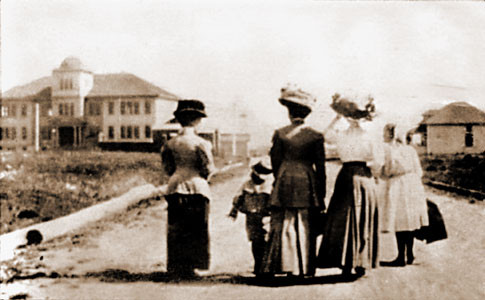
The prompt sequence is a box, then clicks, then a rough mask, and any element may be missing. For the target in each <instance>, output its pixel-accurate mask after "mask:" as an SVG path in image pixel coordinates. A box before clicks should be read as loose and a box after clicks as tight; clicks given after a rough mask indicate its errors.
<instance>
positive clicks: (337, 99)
mask: <svg viewBox="0 0 485 300" xmlns="http://www.w3.org/2000/svg"><path fill="white" fill-rule="evenodd" d="M373 102H374V98H372V97H371V96H369V97H368V98H367V103H366V104H365V107H364V108H359V106H358V104H357V103H356V102H355V101H352V100H349V99H348V98H345V97H342V96H340V94H335V95H333V96H332V103H331V104H330V107H331V108H332V109H333V110H334V111H335V112H336V113H338V114H341V115H342V116H344V117H347V118H352V119H355V120H359V119H365V120H368V121H371V120H372V119H373V118H374V116H375V109H376V108H375V105H374V103H373Z"/></svg>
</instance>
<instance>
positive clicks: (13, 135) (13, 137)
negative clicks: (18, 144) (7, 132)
mask: <svg viewBox="0 0 485 300" xmlns="http://www.w3.org/2000/svg"><path fill="white" fill-rule="evenodd" d="M11 138H12V140H15V139H16V138H17V128H15V127H12V136H11Z"/></svg>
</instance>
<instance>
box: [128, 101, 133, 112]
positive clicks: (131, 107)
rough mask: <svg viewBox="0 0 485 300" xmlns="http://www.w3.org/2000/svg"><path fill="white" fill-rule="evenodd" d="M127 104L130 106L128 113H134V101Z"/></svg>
mask: <svg viewBox="0 0 485 300" xmlns="http://www.w3.org/2000/svg"><path fill="white" fill-rule="evenodd" d="M126 106H127V107H128V114H130V115H132V114H133V103H132V102H127V103H126Z"/></svg>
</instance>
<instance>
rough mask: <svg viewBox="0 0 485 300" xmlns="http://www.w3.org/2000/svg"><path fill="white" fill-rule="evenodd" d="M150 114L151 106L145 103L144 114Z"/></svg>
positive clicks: (147, 102)
mask: <svg viewBox="0 0 485 300" xmlns="http://www.w3.org/2000/svg"><path fill="white" fill-rule="evenodd" d="M151 113H152V105H151V103H150V102H149V101H145V114H147V115H148V114H151Z"/></svg>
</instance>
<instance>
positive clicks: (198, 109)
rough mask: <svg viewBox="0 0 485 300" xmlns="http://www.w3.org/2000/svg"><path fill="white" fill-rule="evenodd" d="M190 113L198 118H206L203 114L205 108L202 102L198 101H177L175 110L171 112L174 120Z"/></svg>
mask: <svg viewBox="0 0 485 300" xmlns="http://www.w3.org/2000/svg"><path fill="white" fill-rule="evenodd" d="M186 113H190V114H194V115H196V116H200V117H202V118H203V117H207V114H206V113H205V106H204V103H203V102H202V101H199V100H179V102H178V105H177V109H176V110H175V111H174V112H173V115H174V116H175V118H178V117H179V116H181V115H183V114H186Z"/></svg>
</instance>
